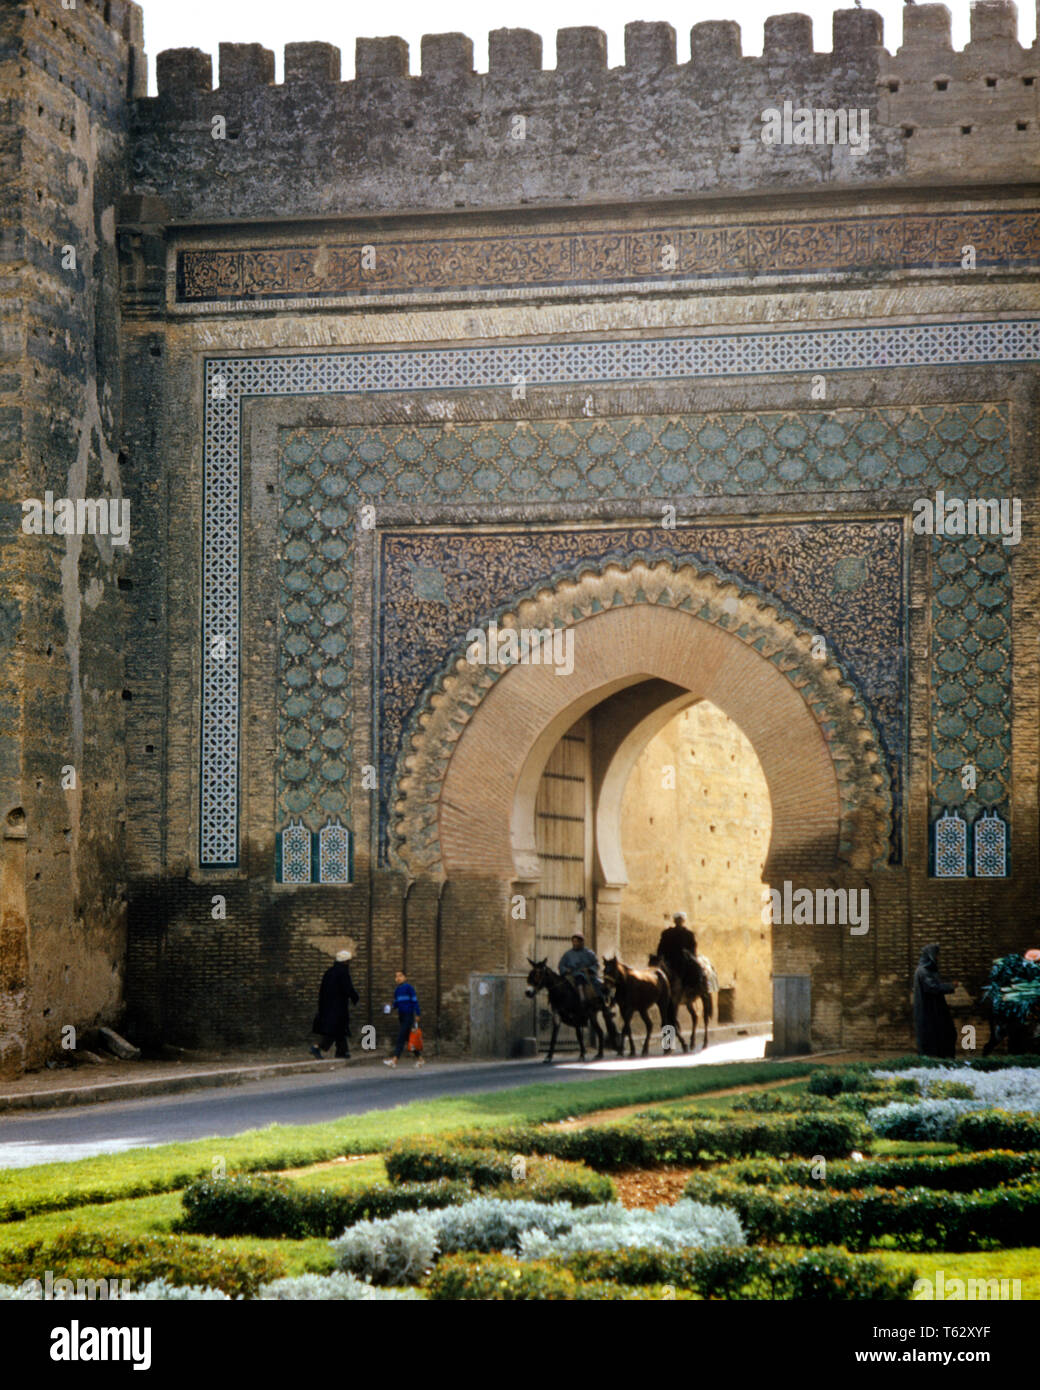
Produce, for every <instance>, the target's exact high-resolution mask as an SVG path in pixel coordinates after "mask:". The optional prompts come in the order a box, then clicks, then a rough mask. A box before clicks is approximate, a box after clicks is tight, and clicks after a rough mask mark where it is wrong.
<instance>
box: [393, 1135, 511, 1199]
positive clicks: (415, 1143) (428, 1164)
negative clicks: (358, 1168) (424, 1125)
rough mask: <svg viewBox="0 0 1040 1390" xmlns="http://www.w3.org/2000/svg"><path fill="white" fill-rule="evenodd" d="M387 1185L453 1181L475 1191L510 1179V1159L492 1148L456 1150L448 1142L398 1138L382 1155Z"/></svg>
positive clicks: (446, 1140) (444, 1140)
mask: <svg viewBox="0 0 1040 1390" xmlns="http://www.w3.org/2000/svg"><path fill="white" fill-rule="evenodd" d="M386 1172H387V1177H389V1179H390V1181H391V1182H397V1183H402V1182H430V1181H432V1180H433V1179H434V1178H455V1179H462V1180H463V1181H465V1182H469V1183H471V1184H472V1185H473V1187H475V1188H476V1189H477V1190H478V1191H479V1190H481V1189H483V1188H488V1187H501V1185H502V1184H503V1183H504V1182H510V1181H512V1179H513V1160H512V1158H511V1157H510V1155H509V1154H507V1153H504V1152H503V1151H502V1150H500V1149H496V1148H459V1147H458V1146H457V1145H455V1144H452V1143H451V1142H450V1140H448V1139H402V1140H400V1141H399V1142H398V1143H397V1144H395V1145H394V1147H393V1148H392V1149H391V1150H390V1152H389V1153H388V1154H387V1155H386Z"/></svg>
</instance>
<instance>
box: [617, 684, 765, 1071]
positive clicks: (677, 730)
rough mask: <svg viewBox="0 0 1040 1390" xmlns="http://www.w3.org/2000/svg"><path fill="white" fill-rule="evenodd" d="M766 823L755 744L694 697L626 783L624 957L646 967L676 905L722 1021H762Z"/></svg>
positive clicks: (762, 777)
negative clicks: (707, 968) (705, 968)
mask: <svg viewBox="0 0 1040 1390" xmlns="http://www.w3.org/2000/svg"><path fill="white" fill-rule="evenodd" d="M771 828H772V809H771V806H770V801H769V789H768V787H767V785H766V780H765V775H764V773H763V771H762V767H761V765H760V763H759V761H758V758H757V756H756V755H755V750H754V748H753V747H752V745H751V743H750V742H749V741H748V739H747V738H746V737H745V736H744V734H743V733H742V732H741V730H740V729H739V728H738V727H737V725H736V724H735V723H734V722H733V721H732V720H731V719H729V718H727V716H726V715H725V714H723V713H722V711H721V710H719V709H718V708H717V707H716V706H715V705H712V704H709V703H708V702H707V701H705V700H702V701H700V702H698V703H697V704H694V705H690V706H689V707H688V708H687V709H684V710H681V711H680V712H679V713H678V714H676V715H674V716H673V717H672V719H671V720H670V721H669V722H668V723H667V724H666V725H665V727H664V728H663V729H662V730H661V731H660V733H658V734H657V735H656V736H655V737H654V738H652V739H651V740H650V742H649V743H648V745H647V747H646V749H645V750H644V752H643V753H642V755H641V757H640V758H639V760H638V762H637V763H636V765H635V767H634V768H633V770H632V773H631V776H630V777H629V780H628V785H627V787H626V788H625V794H624V800H623V803H622V813H621V844H622V849H623V852H624V856H625V867H626V869H627V872H628V887H627V888H626V890H625V893H624V897H623V899H622V906H621V947H622V954H623V956H624V959H625V960H627V961H629V962H631V963H634V964H636V963H637V964H639V965H645V964H646V957H647V954H648V953H649V952H650V951H652V950H653V949H654V947H655V946H656V944H657V938H658V936H659V934H660V931H661V928H662V927H663V926H664V925H665V924H666V919H668V918H669V917H670V916H671V914H672V913H673V912H675V911H677V910H679V909H680V908H681V909H683V910H684V911H685V912H687V913H688V914H689V920H690V925H691V926H692V927H693V929H694V932H695V933H696V936H697V945H698V948H699V950H700V951H701V952H702V953H703V954H704V955H706V956H708V957H709V959H710V960H711V962H712V964H713V965H714V966H715V969H716V971H717V972H718V976H719V986H720V993H719V1000H718V1002H719V1010H720V1014H721V1021H722V1022H723V1023H725V1022H734V1023H738V1024H739V1023H748V1022H755V1023H760V1022H763V1021H768V1020H769V1019H770V1017H771V1015H772V986H771V983H770V971H771V968H772V963H771V942H770V928H769V927H768V926H765V925H763V923H762V869H763V866H764V864H765V859H766V853H767V851H768V849H769V836H770V830H771ZM683 1023H684V1026H685V1018H684V1019H683ZM741 1055H744V1054H741Z"/></svg>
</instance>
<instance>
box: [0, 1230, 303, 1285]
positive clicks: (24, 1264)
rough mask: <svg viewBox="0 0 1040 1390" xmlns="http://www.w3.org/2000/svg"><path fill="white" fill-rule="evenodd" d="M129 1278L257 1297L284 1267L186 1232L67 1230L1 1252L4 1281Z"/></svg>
mask: <svg viewBox="0 0 1040 1390" xmlns="http://www.w3.org/2000/svg"><path fill="white" fill-rule="evenodd" d="M47 1270H50V1271H52V1273H53V1276H54V1278H55V1279H72V1280H76V1279H119V1280H122V1279H128V1280H129V1281H130V1283H131V1284H132V1285H135V1286H137V1285H141V1284H149V1283H151V1282H153V1281H154V1280H156V1279H164V1280H165V1281H166V1282H167V1283H168V1284H177V1285H182V1284H195V1285H200V1286H202V1287H208V1288H211V1289H221V1290H222V1291H223V1292H224V1293H226V1294H229V1295H230V1296H231V1297H233V1298H234V1297H238V1296H239V1295H241V1296H242V1297H245V1298H252V1297H253V1295H254V1294H255V1293H256V1291H257V1289H258V1288H259V1287H260V1285H261V1284H266V1283H269V1282H271V1281H272V1280H274V1279H278V1278H280V1277H281V1276H282V1274H284V1272H285V1266H284V1262H283V1261H282V1259H281V1257H280V1256H279V1255H276V1254H267V1253H264V1254H258V1253H256V1252H253V1251H241V1250H229V1249H227V1248H226V1247H222V1246H220V1245H217V1244H215V1243H214V1242H213V1241H208V1240H207V1241H202V1240H191V1239H187V1238H184V1237H182V1236H159V1235H156V1236H135V1237H132V1238H120V1237H119V1236H118V1235H112V1234H110V1233H108V1232H100V1231H85V1230H82V1229H80V1228H79V1227H75V1226H74V1227H73V1228H72V1229H71V1230H68V1231H64V1232H63V1233H62V1234H61V1235H60V1236H56V1237H55V1238H54V1239H53V1240H39V1241H34V1242H32V1243H31V1244H28V1245H25V1246H23V1247H22V1248H21V1249H20V1250H14V1251H11V1250H8V1251H3V1252H0V1283H6V1284H23V1283H25V1281H26V1280H28V1279H41V1280H42V1279H43V1278H44V1275H45V1273H46V1272H47Z"/></svg>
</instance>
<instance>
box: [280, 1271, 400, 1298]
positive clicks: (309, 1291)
mask: <svg viewBox="0 0 1040 1390" xmlns="http://www.w3.org/2000/svg"><path fill="white" fill-rule="evenodd" d="M257 1298H259V1299H267V1300H270V1299H325V1300H328V1299H336V1300H343V1299H348V1300H350V1301H351V1302H359V1301H362V1300H366V1299H368V1300H371V1299H391V1298H406V1299H412V1300H419V1301H421V1300H422V1294H420V1293H417V1292H416V1291H415V1289H380V1288H376V1286H375V1285H374V1284H369V1283H367V1282H366V1281H365V1280H364V1279H356V1278H355V1277H354V1275H353V1274H298V1275H296V1276H295V1277H294V1278H289V1279H275V1280H273V1281H272V1283H270V1284H263V1285H261V1287H260V1291H259V1293H258V1294H257Z"/></svg>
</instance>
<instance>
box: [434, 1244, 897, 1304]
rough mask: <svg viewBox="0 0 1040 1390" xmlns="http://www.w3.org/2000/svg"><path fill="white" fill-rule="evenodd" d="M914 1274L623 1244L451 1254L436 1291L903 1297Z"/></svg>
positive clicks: (821, 1253)
mask: <svg viewBox="0 0 1040 1390" xmlns="http://www.w3.org/2000/svg"><path fill="white" fill-rule="evenodd" d="M913 1283H914V1276H913V1275H912V1274H906V1273H899V1272H898V1271H896V1270H891V1269H888V1268H886V1267H885V1266H884V1265H882V1264H881V1262H880V1261H879V1260H871V1259H869V1258H864V1257H857V1256H854V1255H849V1254H847V1253H846V1252H845V1251H843V1250H812V1251H808V1250H752V1249H739V1248H733V1249H727V1248H721V1249H715V1250H685V1251H672V1252H668V1251H661V1250H619V1251H612V1252H610V1253H603V1252H599V1251H597V1252H589V1253H587V1254H583V1255H574V1256H571V1257H570V1258H569V1259H568V1260H567V1261H566V1263H563V1262H560V1261H556V1260H518V1259H515V1258H513V1257H512V1256H510V1255H450V1256H447V1257H446V1258H445V1259H442V1260H441V1261H440V1263H439V1264H438V1265H437V1266H436V1268H435V1269H434V1270H433V1272H432V1274H430V1275H429V1277H428V1279H427V1281H426V1289H427V1291H428V1293H429V1296H430V1298H431V1299H445V1300H446V1299H451V1300H454V1301H460V1300H473V1299H479V1300H493V1301H499V1300H506V1299H510V1300H518V1299H526V1300H560V1299H569V1300H574V1301H576V1300H586V1299H596V1300H600V1299H635V1298H640V1297H642V1298H647V1299H659V1298H680V1299H681V1298H684V1297H685V1298H689V1297H691V1296H694V1297H699V1298H725V1299H794V1298H798V1299H802V1298H813V1299H840V1300H842V1301H847V1300H850V1299H852V1300H859V1299H878V1300H882V1299H883V1300H889V1301H891V1300H894V1299H905V1298H908V1297H909V1295H910V1292H911V1290H912V1289H913Z"/></svg>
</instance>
